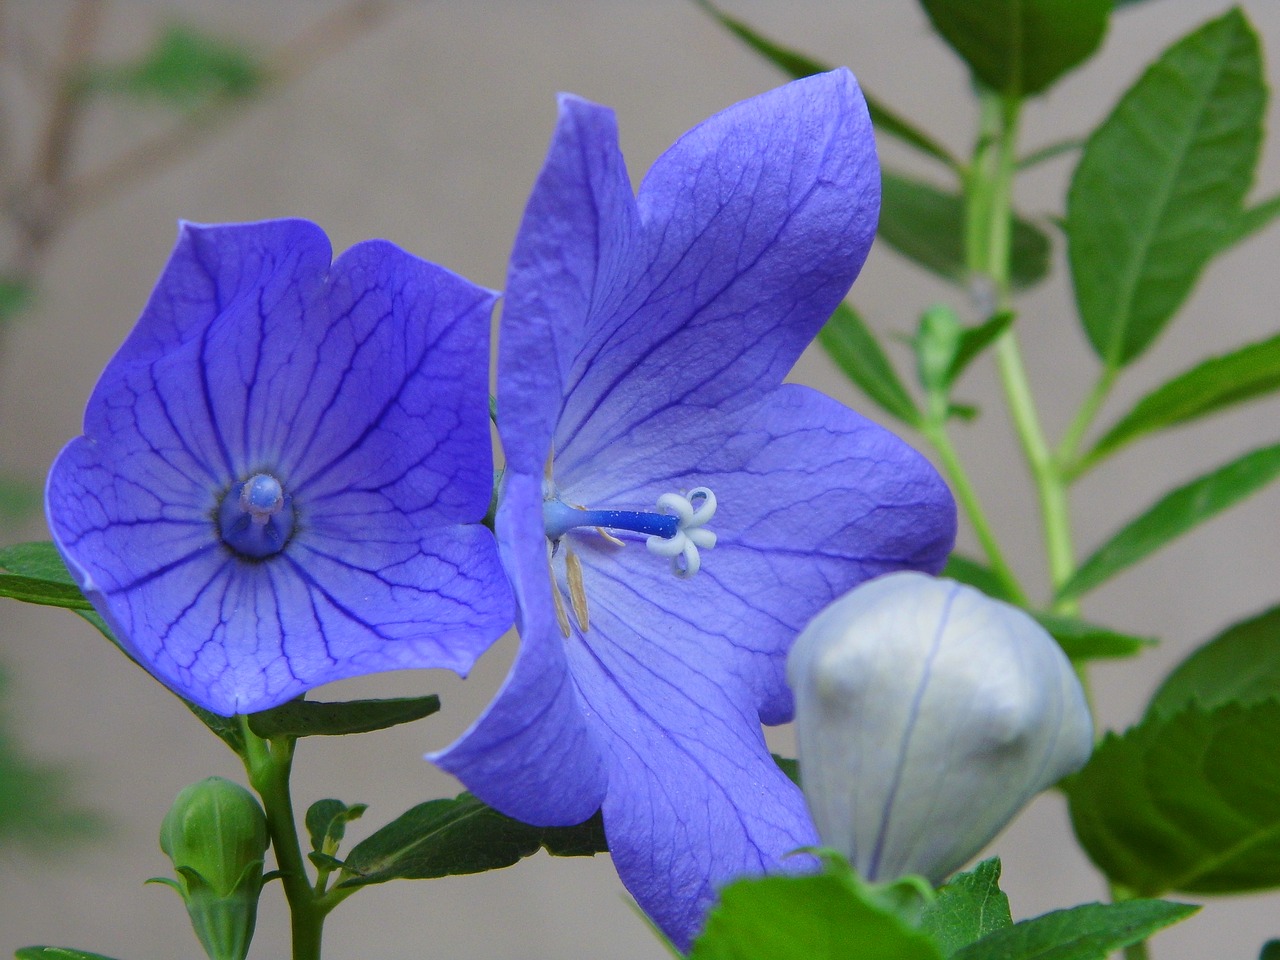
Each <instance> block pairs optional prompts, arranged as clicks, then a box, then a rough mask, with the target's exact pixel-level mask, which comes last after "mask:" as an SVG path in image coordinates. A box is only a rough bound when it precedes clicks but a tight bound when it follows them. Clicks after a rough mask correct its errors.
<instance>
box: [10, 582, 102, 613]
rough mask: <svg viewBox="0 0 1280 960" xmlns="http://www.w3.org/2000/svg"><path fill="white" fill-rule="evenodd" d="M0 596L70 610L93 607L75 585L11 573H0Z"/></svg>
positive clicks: (90, 608)
mask: <svg viewBox="0 0 1280 960" xmlns="http://www.w3.org/2000/svg"><path fill="white" fill-rule="evenodd" d="M0 597H12V598H13V599H14V600H21V601H22V602H23V603H38V604H41V605H43V606H47V607H66V608H68V609H70V610H92V609H93V605H92V604H90V603H89V601H88V600H86V599H85V598H84V596H83V595H82V594H81V593H80V590H79V589H78V588H77V587H68V586H66V585H65V584H61V583H50V582H49V581H48V580H37V579H36V578H34V577H20V576H17V575H16V574H11V573H0Z"/></svg>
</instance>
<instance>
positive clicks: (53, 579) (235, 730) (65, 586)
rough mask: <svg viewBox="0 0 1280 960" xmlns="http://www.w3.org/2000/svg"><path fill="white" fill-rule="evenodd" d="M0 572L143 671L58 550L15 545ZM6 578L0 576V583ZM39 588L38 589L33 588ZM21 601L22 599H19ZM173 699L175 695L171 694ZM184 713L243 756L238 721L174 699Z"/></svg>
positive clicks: (4, 552) (0, 554)
mask: <svg viewBox="0 0 1280 960" xmlns="http://www.w3.org/2000/svg"><path fill="white" fill-rule="evenodd" d="M0 569H3V570H9V571H12V573H13V575H15V576H17V577H19V578H21V579H22V580H23V581H24V585H25V588H27V589H34V590H36V591H38V592H40V593H41V594H42V595H43V596H45V597H46V598H56V599H59V600H64V601H66V602H59V603H54V604H53V605H54V606H61V607H67V608H69V609H71V610H74V611H75V613H76V615H77V616H79V617H80V618H81V619H83V620H85V621H87V622H88V623H90V624H92V625H93V627H94V629H96V630H97V631H98V632H99V633H100V634H102V635H103V636H104V637H106V638H107V639H108V640H110V641H111V643H112V645H114V646H115V648H116V649H117V650H119V651H120V652H121V653H123V654H124V655H125V656H126V657H128V658H129V660H131V661H132V662H133V663H134V664H135V665H136V666H137V667H138V669H140V670H146V668H145V667H143V666H142V664H140V663H138V661H137V660H136V659H135V658H134V656H133V654H131V653H130V652H129V651H128V650H127V649H125V647H124V645H123V644H121V643H120V640H119V639H118V638H117V637H116V635H115V634H114V633H113V632H112V631H111V628H110V627H109V626H107V622H106V621H105V620H103V619H102V617H101V616H100V615H99V614H98V613H97V611H95V610H94V609H93V608H92V606H91V605H90V604H89V602H88V601H87V600H85V599H84V598H83V596H82V595H80V591H79V588H78V587H77V586H76V584H75V580H74V579H72V576H71V572H70V571H69V570H67V566H66V564H65V563H63V562H62V556H61V555H60V554H59V553H58V548H57V547H55V546H54V545H53V544H52V543H49V542H47V541H42V542H33V543H17V544H14V545H13V546H9V547H4V548H0ZM5 579H6V578H5V576H4V575H3V574H0V582H2V581H4V580H5ZM34 584H39V586H34ZM68 590H75V591H76V594H77V595H78V596H80V602H79V603H75V602H73V601H72V600H71V595H70V593H69V592H68ZM3 595H12V594H4V593H3V587H2V586H0V596H3ZM20 599H25V598H20ZM29 602H33V603H52V599H42V600H31V601H29ZM174 696H177V694H174ZM178 699H179V700H181V701H182V703H183V705H185V706H186V708H187V709H188V710H190V711H191V712H192V713H194V714H195V715H196V717H197V718H198V719H199V720H200V721H201V722H202V723H203V724H204V725H205V726H207V727H208V728H209V729H210V730H212V731H213V733H214V734H215V735H216V736H217V737H218V738H219V739H220V740H222V741H223V742H224V743H225V744H226V745H227V746H229V747H230V748H231V749H232V750H234V751H235V752H236V753H237V754H240V755H242V756H243V754H244V746H245V744H244V733H243V731H241V729H240V724H239V721H238V720H236V719H235V718H234V717H220V716H218V715H217V714H215V713H210V712H209V711H208V710H205V709H204V708H203V707H198V706H196V705H195V704H194V703H192V702H191V701H190V700H187V699H186V698H185V697H178Z"/></svg>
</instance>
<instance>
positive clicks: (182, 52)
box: [78, 24, 267, 108]
mask: <svg viewBox="0 0 1280 960" xmlns="http://www.w3.org/2000/svg"><path fill="white" fill-rule="evenodd" d="M78 80H79V84H80V89H81V90H83V91H85V92H86V93H95V94H112V95H116V96H124V97H131V98H138V99H151V100H157V101H162V102H165V103H168V104H170V105H172V106H175V107H180V108H189V107H192V106H194V105H196V104H198V103H201V102H202V101H206V100H209V99H212V98H226V99H234V98H244V97H249V96H253V95H254V94H256V93H258V92H259V91H260V90H261V89H262V87H263V86H264V85H265V83H266V80H267V71H266V67H265V66H264V65H263V64H262V63H261V61H259V59H258V58H257V57H256V56H255V54H254V52H253V51H252V50H251V49H249V48H247V47H245V46H244V45H243V44H242V43H240V42H238V41H235V40H225V39H222V38H220V37H215V36H212V35H210V34H207V33H204V32H202V31H200V30H197V29H195V28H193V27H190V26H186V25H182V24H171V25H170V26H168V27H166V28H165V29H164V30H163V31H162V32H161V33H160V34H159V35H158V36H157V37H156V39H155V42H154V43H153V44H152V46H151V48H150V49H149V50H147V52H146V53H144V54H143V55H142V56H141V57H139V58H138V59H137V60H133V61H130V62H128V63H120V64H111V65H104V66H95V67H92V68H90V69H88V70H85V71H83V72H82V73H81V75H80V77H79V78H78Z"/></svg>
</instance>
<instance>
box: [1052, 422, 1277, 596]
mask: <svg viewBox="0 0 1280 960" xmlns="http://www.w3.org/2000/svg"><path fill="white" fill-rule="evenodd" d="M1277 476H1280V444H1276V445H1275V446H1270V447H1263V448H1261V449H1259V450H1254V451H1252V452H1251V453H1247V454H1245V455H1244V456H1243V457H1241V458H1240V459H1238V460H1234V461H1232V462H1231V463H1228V464H1226V465H1225V466H1221V467H1219V468H1218V469H1216V470H1214V471H1212V472H1211V473H1207V474H1205V475H1204V476H1202V477H1199V478H1197V479H1196V480H1193V481H1192V482H1191V483H1188V484H1187V485H1186V486H1183V487H1179V488H1178V489H1177V490H1174V491H1173V492H1172V493H1169V494H1166V495H1165V496H1164V497H1163V498H1161V499H1160V501H1159V502H1157V503H1156V504H1155V505H1154V506H1152V507H1151V508H1150V509H1148V510H1147V511H1146V512H1145V513H1143V514H1142V515H1141V516H1139V517H1137V518H1136V519H1134V520H1131V521H1130V522H1129V523H1128V524H1126V525H1125V527H1124V529H1122V530H1121V531H1120V532H1119V533H1117V534H1116V535H1115V536H1113V537H1112V538H1111V539H1110V540H1108V541H1107V542H1106V543H1105V544H1103V545H1102V546H1101V547H1099V548H1098V549H1097V550H1096V551H1095V552H1094V554H1093V555H1092V556H1091V557H1089V559H1088V560H1086V561H1085V562H1084V563H1083V564H1081V565H1080V569H1079V570H1077V571H1076V573H1075V576H1073V577H1072V578H1071V579H1070V580H1069V581H1068V582H1067V583H1065V584H1063V586H1062V588H1061V589H1060V590H1059V591H1058V599H1059V600H1064V599H1069V598H1072V597H1078V596H1080V595H1081V594H1084V593H1087V592H1088V591H1090V590H1092V589H1093V588H1094V587H1096V586H1098V585H1099V584H1102V583H1105V582H1106V581H1107V580H1109V579H1110V578H1111V577H1113V576H1115V575H1116V574H1117V573H1119V572H1120V571H1121V570H1123V569H1125V568H1126V567H1129V566H1132V565H1133V564H1135V563H1137V562H1138V561H1139V560H1141V559H1143V558H1144V557H1146V556H1148V555H1149V554H1151V553H1154V552H1155V551H1156V550H1159V549H1160V548H1161V547H1163V546H1164V545H1165V544H1167V543H1169V542H1170V541H1171V540H1174V539H1175V538H1177V537H1179V536H1181V535H1182V534H1184V533H1186V532H1187V531H1189V530H1191V529H1193V528H1194V527H1196V526H1198V525H1199V524H1201V523H1203V522H1204V521H1206V520H1208V519H1209V518H1211V517H1213V516H1216V515H1217V514H1219V513H1221V512H1222V511H1223V510H1225V509H1227V507H1230V506H1232V505H1234V504H1236V503H1238V502H1240V501H1241V500H1243V499H1244V498H1245V497H1247V496H1249V494H1251V493H1255V492H1256V491H1258V490H1260V489H1261V488H1262V487H1264V486H1266V485H1267V484H1268V483H1270V482H1271V481H1272V480H1274V479H1275V478H1276V477H1277Z"/></svg>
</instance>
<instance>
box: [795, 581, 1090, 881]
mask: <svg viewBox="0 0 1280 960" xmlns="http://www.w3.org/2000/svg"><path fill="white" fill-rule="evenodd" d="M788 666H789V671H790V678H791V686H792V688H793V689H794V690H795V694H796V733H797V740H798V742H799V747H800V763H801V773H802V774H803V777H804V791H805V795H806V796H807V797H808V799H809V808H810V810H812V811H813V819H814V821H815V822H816V823H817V825H818V833H819V834H820V835H821V837H822V842H823V844H824V845H826V846H829V847H834V848H835V849H837V850H839V851H840V852H841V853H843V854H844V855H845V856H846V857H848V859H849V862H850V863H852V864H853V865H854V867H856V868H857V870H858V873H859V874H861V875H862V876H863V877H865V878H866V879H868V880H876V881H888V880H894V879H896V878H898V877H901V876H904V875H906V874H908V873H916V874H921V875H923V876H924V877H927V878H928V879H929V880H930V881H932V882H933V883H935V884H936V883H941V882H942V881H943V880H945V879H946V877H947V875H948V874H950V873H951V872H952V871H954V870H957V869H958V868H960V867H961V866H963V865H964V863H965V861H967V860H968V859H969V858H970V857H972V856H973V855H974V854H976V853H977V852H978V851H979V850H981V849H982V848H983V847H984V846H986V845H987V843H989V842H990V840H991V838H992V837H994V836H995V835H996V834H997V833H998V832H999V831H1000V829H1001V828H1002V827H1003V826H1004V825H1005V824H1006V823H1008V822H1009V820H1010V819H1012V817H1013V815H1014V814H1016V813H1017V812H1018V811H1019V810H1020V809H1022V807H1024V806H1025V805H1026V804H1027V803H1028V801H1030V800H1031V798H1032V797H1034V796H1035V795H1036V794H1037V793H1039V792H1040V791H1042V790H1046V789H1048V788H1049V787H1051V786H1053V784H1055V783H1057V782H1058V781H1059V780H1061V779H1062V778H1063V777H1065V776H1066V775H1067V774H1069V773H1073V772H1075V771H1076V770H1078V769H1080V767H1081V766H1083V765H1084V762H1085V761H1086V760H1088V759H1089V753H1090V751H1091V750H1092V747H1093V722H1092V720H1091V719H1090V717H1089V706H1088V704H1087V702H1086V701H1085V695H1084V690H1083V689H1082V688H1081V686H1080V681H1079V680H1078V679H1077V677H1076V674H1075V670H1074V669H1073V668H1072V666H1071V662H1070V661H1069V660H1068V659H1067V657H1066V655H1065V654H1064V653H1063V652H1062V649H1061V648H1060V647H1059V646H1058V644H1057V642H1056V641H1055V640H1054V639H1053V638H1052V637H1051V636H1049V634H1047V633H1046V632H1045V631H1044V628H1043V627H1041V626H1040V625H1039V624H1038V623H1036V622H1035V620H1033V619H1031V617H1030V616H1028V615H1027V614H1026V613H1024V612H1023V611H1021V610H1019V609H1017V608H1016V607H1011V606H1009V605H1008V604H1006V603H1001V602H999V601H998V600H992V599H991V598H990V597H987V596H984V595H983V594H982V593H980V592H979V591H977V590H975V589H973V588H972V587H967V586H963V585H962V584H959V583H956V582H954V581H952V580H937V579H934V578H932V577H926V576H923V575H922V574H919V573H912V572H907V571H904V572H902V573H893V574H889V575H888V576H885V577H881V578H879V579H878V580H873V581H872V582H870V583H865V584H863V585H862V586H859V587H857V588H856V589H854V590H853V591H851V592H850V593H848V594H846V595H845V596H843V597H841V598H840V599H839V600H837V601H835V602H834V603H832V604H831V605H830V606H829V607H827V608H826V609H825V610H823V611H822V612H821V613H820V614H818V616H816V617H814V618H813V620H812V621H811V622H810V623H809V625H808V626H807V627H805V628H804V631H803V632H802V633H801V634H800V636H799V638H798V639H797V640H796V642H795V646H794V647H792V649H791V654H790V657H789V664H788Z"/></svg>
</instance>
